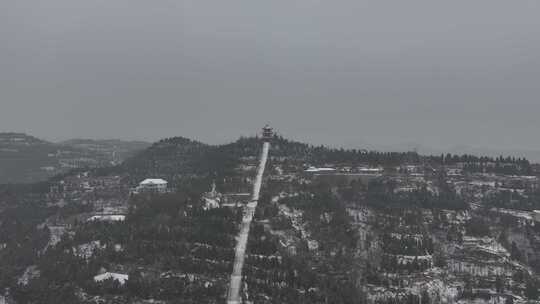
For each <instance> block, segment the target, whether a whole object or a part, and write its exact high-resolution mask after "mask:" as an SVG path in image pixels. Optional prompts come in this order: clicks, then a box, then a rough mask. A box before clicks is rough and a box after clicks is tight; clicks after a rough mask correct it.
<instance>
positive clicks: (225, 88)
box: [0, 0, 540, 159]
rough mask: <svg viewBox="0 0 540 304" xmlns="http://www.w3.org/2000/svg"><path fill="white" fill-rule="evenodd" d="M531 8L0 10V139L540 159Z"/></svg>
mask: <svg viewBox="0 0 540 304" xmlns="http://www.w3.org/2000/svg"><path fill="white" fill-rule="evenodd" d="M539 8H540V3H538V2H535V1H520V2H512V3H510V2H507V1H474V2H470V1H464V0H459V1H452V2H442V3H439V2H432V1H419V0H415V1H408V2H399V1H390V2H364V1H346V2H343V3H339V4H336V3H330V2H324V1H307V0H299V1H294V2H290V1H288V2H285V1H274V2H269V3H255V2H250V1H241V0H233V1H228V2H200V1H188V0H180V1H168V0H167V1H163V2H160V3H155V2H147V1H139V0H136V1H127V0H108V1H104V0H98V1H83V0H69V1H68V0H51V1H47V2H40V3H32V2H24V1H14V2H13V1H2V0H0V43H1V44H2V46H3V47H2V48H1V49H0V67H1V68H0V92H1V93H0V97H1V98H0V100H1V101H0V106H1V107H2V108H1V109H2V110H1V111H0V130H1V131H18V132H25V133H28V134H31V135H34V136H37V137H40V138H44V139H47V140H53V141H58V140H65V139H70V138H76V137H80V138H120V139H128V140H145V141H155V140H158V139H160V138H164V137H170V136H185V137H190V138H194V139H197V140H200V141H203V142H208V143H224V142H228V141H231V140H234V139H236V138H238V137H239V136H242V135H244V136H249V135H254V134H255V133H256V132H257V131H258V130H259V128H260V127H261V126H262V125H264V124H265V123H266V122H270V123H271V124H272V125H273V126H274V127H276V128H277V130H278V131H279V132H280V133H281V134H283V135H284V136H286V137H288V138H292V139H295V140H301V141H305V142H308V143H313V144H325V145H330V146H338V147H339V146H343V147H363V146H365V145H368V146H373V147H385V146H388V147H398V146H403V145H405V146H406V145H408V144H409V145H412V146H422V147H427V148H429V149H435V150H436V149H446V148H449V147H450V148H451V147H455V146H470V147H478V148H481V149H493V150H505V151H529V150H530V151H540V142H538V141H537V140H535V139H536V134H537V130H539V129H540V120H538V118H537V116H538V113H540V102H539V97H540V87H539V86H538V83H540V39H538V37H540V19H539V18H538V9H539ZM411 143H412V144H411ZM539 159H540V158H539Z"/></svg>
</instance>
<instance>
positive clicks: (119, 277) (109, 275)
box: [94, 272, 129, 285]
mask: <svg viewBox="0 0 540 304" xmlns="http://www.w3.org/2000/svg"><path fill="white" fill-rule="evenodd" d="M110 279H112V280H113V281H118V283H120V285H124V284H126V282H127V281H128V280H129V276H128V275H127V274H121V273H113V272H106V273H104V274H100V275H97V276H95V277H94V282H96V283H99V282H103V281H106V280H110Z"/></svg>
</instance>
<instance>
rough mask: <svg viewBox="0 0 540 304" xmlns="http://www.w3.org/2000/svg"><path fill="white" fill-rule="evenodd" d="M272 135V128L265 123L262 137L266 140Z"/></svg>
mask: <svg viewBox="0 0 540 304" xmlns="http://www.w3.org/2000/svg"><path fill="white" fill-rule="evenodd" d="M272 137H274V130H273V129H272V128H271V127H270V126H269V125H268V124H267V125H266V126H264V128H263V139H264V140H266V141H268V140H271V139H272Z"/></svg>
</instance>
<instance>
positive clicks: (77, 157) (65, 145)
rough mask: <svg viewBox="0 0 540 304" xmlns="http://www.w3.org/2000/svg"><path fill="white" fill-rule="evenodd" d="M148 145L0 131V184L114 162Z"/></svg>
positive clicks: (33, 180) (32, 179) (26, 181)
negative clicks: (55, 139) (53, 138)
mask: <svg viewBox="0 0 540 304" xmlns="http://www.w3.org/2000/svg"><path fill="white" fill-rule="evenodd" d="M148 146H149V144H146V143H143V142H124V141H120V140H83V139H74V140H69V141H65V142H62V143H52V142H48V141H45V140H41V139H38V138H36V137H33V136H30V135H27V134H24V133H12V132H11V133H0V184H6V183H31V182H37V181H42V180H46V179H47V178H50V177H51V176H54V175H56V174H59V173H63V172H66V171H68V170H70V169H74V168H81V167H102V166H110V165H114V164H118V163H120V162H122V161H123V160H124V159H126V158H128V157H131V156H132V155H134V154H135V153H137V152H138V151H140V150H142V149H145V148H146V147H148Z"/></svg>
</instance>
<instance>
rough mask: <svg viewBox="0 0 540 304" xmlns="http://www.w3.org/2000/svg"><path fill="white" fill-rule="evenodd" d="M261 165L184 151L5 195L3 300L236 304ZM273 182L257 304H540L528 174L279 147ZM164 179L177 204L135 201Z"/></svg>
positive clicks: (175, 145)
mask: <svg viewBox="0 0 540 304" xmlns="http://www.w3.org/2000/svg"><path fill="white" fill-rule="evenodd" d="M260 149H261V140H260V138H256V137H252V138H240V139H239V140H237V141H235V142H232V143H229V144H225V145H209V144H204V143H201V142H198V141H194V140H190V139H187V138H183V137H173V138H167V139H164V140H161V141H159V142H157V143H155V144H153V145H152V146H150V147H149V148H147V149H145V150H143V151H141V152H139V153H138V154H136V155H135V156H133V157H130V158H129V159H128V160H126V161H125V162H123V163H122V164H119V165H116V166H113V167H106V168H99V169H89V170H85V169H77V170H74V171H71V172H69V173H66V174H63V175H59V176H57V177H55V178H54V179H51V180H49V181H48V182H45V183H40V184H32V185H4V186H1V187H0V300H2V295H3V296H4V297H5V298H6V299H7V300H8V301H14V302H15V303H18V304H24V303H39V304H48V303H55V304H56V303H74V304H96V303H106V304H108V303H125V304H127V303H162V304H169V303H223V302H224V300H225V296H226V290H227V287H228V279H229V275H230V273H231V270H232V262H233V258H234V246H235V236H236V233H237V232H238V228H239V225H240V221H241V215H242V206H243V205H244V204H245V203H246V201H247V200H248V199H249V195H246V192H249V191H250V189H251V183H252V179H253V176H254V170H255V167H256V165H257V157H258V155H259V153H260V151H261V150H260ZM472 165H474V166H472ZM309 166H327V167H330V168H333V169H335V170H333V171H332V172H331V173H326V174H317V173H315V174H314V173H310V172H306V171H305V169H306V168H308V167H309ZM267 169H268V170H267V172H268V173H267V174H265V178H264V184H263V187H262V193H261V194H262V197H261V200H260V202H259V207H258V209H257V212H256V214H255V220H254V222H253V224H252V225H253V226H252V233H250V235H249V241H248V248H247V252H248V256H247V257H246V266H245V272H244V273H245V277H244V284H243V287H242V298H243V299H245V300H246V301H247V300H249V301H253V302H254V303H264V304H266V303H366V304H367V303H369V304H379V303H380V304H386V303H456V302H458V301H461V302H460V303H477V302H478V301H480V302H478V303H513V301H515V302H522V303H526V301H529V300H533V299H536V298H537V297H538V292H535V290H536V288H537V287H539V286H540V280H539V277H538V272H539V271H540V264H539V263H538V261H540V255H538V254H537V252H538V251H539V249H540V237H538V235H539V234H538V229H539V228H538V227H540V225H538V224H536V223H537V222H536V218H535V215H534V212H533V210H534V209H537V208H540V204H539V203H538V202H537V201H536V200H537V198H538V197H540V191H539V190H538V189H539V187H538V179H537V177H536V176H531V175H530V174H534V172H530V171H529V170H530V169H531V165H530V164H529V162H528V161H526V160H524V159H515V158H511V157H510V158H507V157H500V158H487V157H477V156H469V155H463V156H454V155H441V156H422V155H418V154H417V153H414V152H409V153H383V152H377V151H364V150H345V149H334V148H329V147H324V146H312V145H308V144H303V143H299V142H295V141H291V140H287V139H284V138H282V137H279V136H275V137H274V138H273V139H272V148H271V150H270V161H269V164H268V168H267ZM365 169H377V170H375V172H377V173H369V170H367V172H368V173H363V172H365V171H366V170H365ZM362 170H364V171H362ZM150 177H151V178H164V179H166V180H167V181H169V191H168V192H167V193H164V194H144V193H139V194H137V193H134V192H132V189H133V187H135V186H137V185H138V183H139V182H140V181H141V180H142V179H144V178H150ZM213 184H215V188H213V186H212V185H213ZM213 190H214V191H213ZM96 219H97V220H96ZM103 276H104V277H105V278H107V276H111V277H110V278H109V279H105V280H100V278H101V277H103ZM115 278H117V279H115ZM123 278H128V279H126V280H125V281H124V279H123ZM1 291H4V292H3V293H2V292H1ZM482 301H484V302H482Z"/></svg>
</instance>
